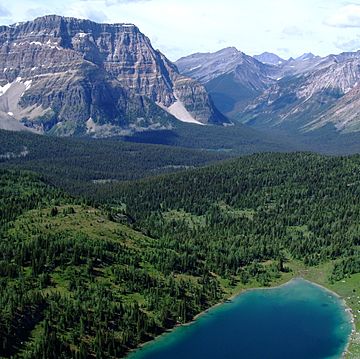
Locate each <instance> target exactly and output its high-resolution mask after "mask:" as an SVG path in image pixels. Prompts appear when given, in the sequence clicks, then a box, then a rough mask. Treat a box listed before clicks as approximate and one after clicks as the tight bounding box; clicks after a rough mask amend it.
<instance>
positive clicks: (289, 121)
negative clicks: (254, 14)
mask: <svg viewBox="0 0 360 359" xmlns="http://www.w3.org/2000/svg"><path fill="white" fill-rule="evenodd" d="M255 58H256V59H258V60H259V61H256V60H255V59H253V58H251V57H250V56H247V55H245V54H243V53H242V52H240V51H237V50H236V49H234V48H228V49H224V50H221V51H218V52H216V53H214V54H194V55H190V56H188V57H186V58H182V59H180V60H178V61H177V64H178V67H179V69H180V71H182V72H183V73H184V74H187V75H190V76H193V77H194V78H196V79H198V80H199V81H201V82H202V83H203V84H204V86H205V87H206V88H207V90H208V91H209V92H210V93H211V94H212V96H213V98H214V100H216V101H217V102H215V104H216V105H217V106H218V107H219V108H220V109H221V110H223V111H224V112H225V113H227V114H228V115H229V116H230V117H232V118H233V119H234V120H239V121H241V122H242V123H246V124H248V125H251V126H254V127H258V128H261V129H273V128H276V129H282V130H288V131H291V132H295V133H300V132H301V133H305V132H309V131H313V130H318V129H321V128H322V127H326V126H328V125H330V126H333V128H334V129H336V130H337V131H340V132H354V131H359V130H360V107H359V106H357V105H358V104H359V103H360V100H359V84H360V51H358V52H346V53H342V54H339V55H329V56H326V57H320V56H315V55H313V54H311V53H306V54H303V55H302V56H300V57H298V58H296V59H292V58H290V59H288V60H283V59H281V58H279V57H278V56H277V55H275V54H271V53H263V54H261V55H259V56H255Z"/></svg>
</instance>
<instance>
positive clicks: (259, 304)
mask: <svg viewBox="0 0 360 359" xmlns="http://www.w3.org/2000/svg"><path fill="white" fill-rule="evenodd" d="M351 330H352V324H351V322H350V317H349V315H348V313H347V312H346V311H345V307H344V304H343V302H342V301H341V300H340V299H339V298H338V297H336V296H335V295H333V294H331V293H330V292H328V291H326V290H324V289H322V288H321V287H319V286H316V285H314V284H312V283H310V282H307V281H305V280H302V279H294V280H292V281H290V282H288V283H287V284H285V285H283V286H280V287H277V288H273V289H259V290H252V291H248V292H245V293H243V294H241V295H239V296H238V297H236V298H235V299H234V300H233V301H231V302H229V303H225V304H223V305H221V306H218V307H216V308H213V309H211V310H210V311H208V312H207V313H206V314H204V315H202V316H201V317H200V318H198V319H197V320H196V321H195V322H194V323H192V324H191V325H188V326H181V327H178V328H176V329H175V330H174V331H172V332H171V333H167V334H165V335H162V336H161V337H159V338H158V339H156V340H154V341H153V342H151V343H149V344H147V345H145V346H144V347H143V348H141V349H139V350H137V351H135V352H133V353H131V354H130V355H129V357H128V358H129V359H130V358H131V359H180V358H181V359H195V358H196V359H202V358H204V359H205V358H206V359H215V358H216V359H227V358H229V359H230V358H234V359H235V358H239V359H248V358H249V359H272V358H274V359H282V358H284V359H320V358H321V359H323V358H340V357H341V354H342V352H343V351H344V349H345V347H346V344H347V342H348V340H349V336H350V334H351Z"/></svg>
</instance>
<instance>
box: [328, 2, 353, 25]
mask: <svg viewBox="0 0 360 359" xmlns="http://www.w3.org/2000/svg"><path fill="white" fill-rule="evenodd" d="M325 24H326V25H329V26H334V27H345V28H346V27H350V28H351V27H360V5H356V4H349V5H346V6H343V7H341V8H340V9H338V10H337V11H336V12H335V13H334V14H332V15H330V17H328V18H327V19H326V20H325Z"/></svg>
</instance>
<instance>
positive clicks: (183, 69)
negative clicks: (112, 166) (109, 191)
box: [0, 15, 360, 152]
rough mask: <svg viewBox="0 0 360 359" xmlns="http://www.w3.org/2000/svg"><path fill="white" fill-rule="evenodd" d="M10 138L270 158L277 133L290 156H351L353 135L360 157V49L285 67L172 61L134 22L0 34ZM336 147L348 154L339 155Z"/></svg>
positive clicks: (62, 20)
mask: <svg viewBox="0 0 360 359" xmlns="http://www.w3.org/2000/svg"><path fill="white" fill-rule="evenodd" d="M179 120H180V121H179ZM193 124H197V125H219V126H215V128H218V129H219V128H220V127H223V126H224V125H225V126H226V125H234V124H235V125H236V126H233V129H232V130H231V129H229V130H226V131H222V130H220V129H219V130H213V129H211V128H210V127H213V126H198V127H202V128H203V129H200V128H196V130H195V129H194V126H192V125H193ZM184 126H185V127H184ZM186 126H188V127H186ZM196 127H197V126H196ZM245 127H252V128H253V130H252V131H248V129H246V128H245ZM0 129H12V130H24V129H27V130H30V131H33V132H38V133H48V134H53V135H56V136H91V137H110V136H122V137H124V136H126V137H129V136H130V137H131V136H134V137H135V138H136V139H138V140H139V141H150V142H151V141H154V142H156V143H169V144H170V143H174V142H175V143H179V144H180V143H181V144H185V143H186V144H189V143H191V146H195V147H201V146H200V145H193V143H194V141H195V140H196V141H198V142H199V141H200V142H201V143H202V142H204V141H203V140H202V139H203V138H206V141H205V142H204V148H211V147H212V146H211V143H210V142H211V139H210V138H209V137H211V136H215V137H216V136H218V137H219V138H221V141H223V143H222V144H220V143H219V138H217V139H216V141H215V139H214V140H213V142H214V141H215V142H216V144H217V145H216V147H217V148H230V147H234V146H235V147H236V148H238V146H237V145H236V144H235V143H234V139H235V138H236V137H237V136H238V134H241V136H240V137H241V140H239V141H240V142H242V141H245V142H246V143H253V144H255V143H261V146H260V147H261V148H263V147H264V146H263V145H264V144H266V146H265V147H266V148H268V145H267V144H268V143H269V137H266V136H265V137H264V135H263V132H264V131H267V132H269V131H270V132H272V133H271V136H272V137H271V138H270V144H271V145H270V147H271V148H274V144H275V143H274V139H278V141H279V142H278V144H279V145H280V148H281V149H284V143H285V144H286V143H291V144H294V145H295V142H296V141H295V142H294V141H293V139H295V138H296V140H298V139H300V142H299V143H298V144H299V146H297V145H296V146H297V147H296V148H300V149H314V148H315V149H316V148H317V147H314V145H313V143H311V144H310V142H314V141H317V142H321V146H322V144H324V143H325V142H326V143H325V145H326V149H325V151H326V152H339V151H340V152H346V149H345V150H344V148H345V147H346V143H349V141H350V140H349V137H346V136H339V134H342V135H344V134H352V136H351V144H352V145H351V148H352V150H351V152H353V151H354V149H353V148H355V147H356V146H355V147H354V144H356V142H357V141H358V139H357V138H358V137H357V135H359V139H360V132H359V130H360V51H358V52H348V53H342V54H339V55H329V56H326V57H320V56H316V55H314V54H312V53H305V54H303V55H302V56H300V57H298V58H295V59H294V58H289V59H287V60H286V59H283V58H281V57H279V56H278V55H276V54H273V53H269V52H264V53H262V54H260V55H256V56H249V55H247V54H245V53H243V52H241V51H239V50H237V49H236V48H234V47H229V48H225V49H222V50H220V51H217V52H215V53H195V54H192V55H190V56H186V57H183V58H181V59H179V60H178V61H176V62H175V63H172V62H171V61H169V60H168V59H167V58H166V57H165V55H163V54H162V53H161V52H160V51H158V50H155V49H154V48H153V47H152V45H151V42H150V40H149V39H148V38H147V37H146V36H145V35H144V34H142V33H141V32H140V30H139V29H138V28H137V27H136V26H135V25H133V24H98V23H95V22H93V21H89V20H80V19H75V18H67V17H61V16H56V15H49V16H44V17H40V18H37V19H35V20H34V21H28V22H24V23H18V24H14V25H10V26H0ZM149 130H156V131H158V132H157V134H156V135H152V134H151V135H148V134H145V132H147V131H149ZM258 130H261V131H258ZM231 132H233V133H231ZM141 133H144V134H141ZM165 134H166V136H167V137H166V138H165V139H162V138H160V137H161V136H163V135H164V136H165ZM195 134H196V136H198V137H197V138H194V139H187V140H186V141H184V140H185V137H186V136H189V135H190V136H192V135H193V136H195ZM210 134H211V136H210ZM225 134H226V135H225ZM274 135H275V136H274ZM224 136H225V137H224ZM299 136H300V137H299ZM309 136H310V137H311V140H309ZM305 137H306V140H305V142H304V141H303V138H305ZM150 139H151V140H150ZM209 141H210V142H209ZM230 143H231V146H229V144H230ZM336 143H341V148H340V149H338V148H336V149H334V150H332V147H333V146H335V147H336V146H337V145H336ZM333 144H335V145H333ZM252 146H253V147H254V148H255V147H256V145H252ZM344 146H345V147H344ZM275 147H276V146H275ZM285 147H286V148H288V147H287V145H285ZM356 148H357V147H356ZM255 150H256V148H255ZM241 151H242V150H241Z"/></svg>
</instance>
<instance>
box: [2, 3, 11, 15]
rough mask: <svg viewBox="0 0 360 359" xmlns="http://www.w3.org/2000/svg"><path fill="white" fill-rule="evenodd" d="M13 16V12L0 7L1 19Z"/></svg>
mask: <svg viewBox="0 0 360 359" xmlns="http://www.w3.org/2000/svg"><path fill="white" fill-rule="evenodd" d="M9 16H11V12H10V11H9V10H8V9H6V8H5V7H3V6H1V5H0V18H2V17H9Z"/></svg>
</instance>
